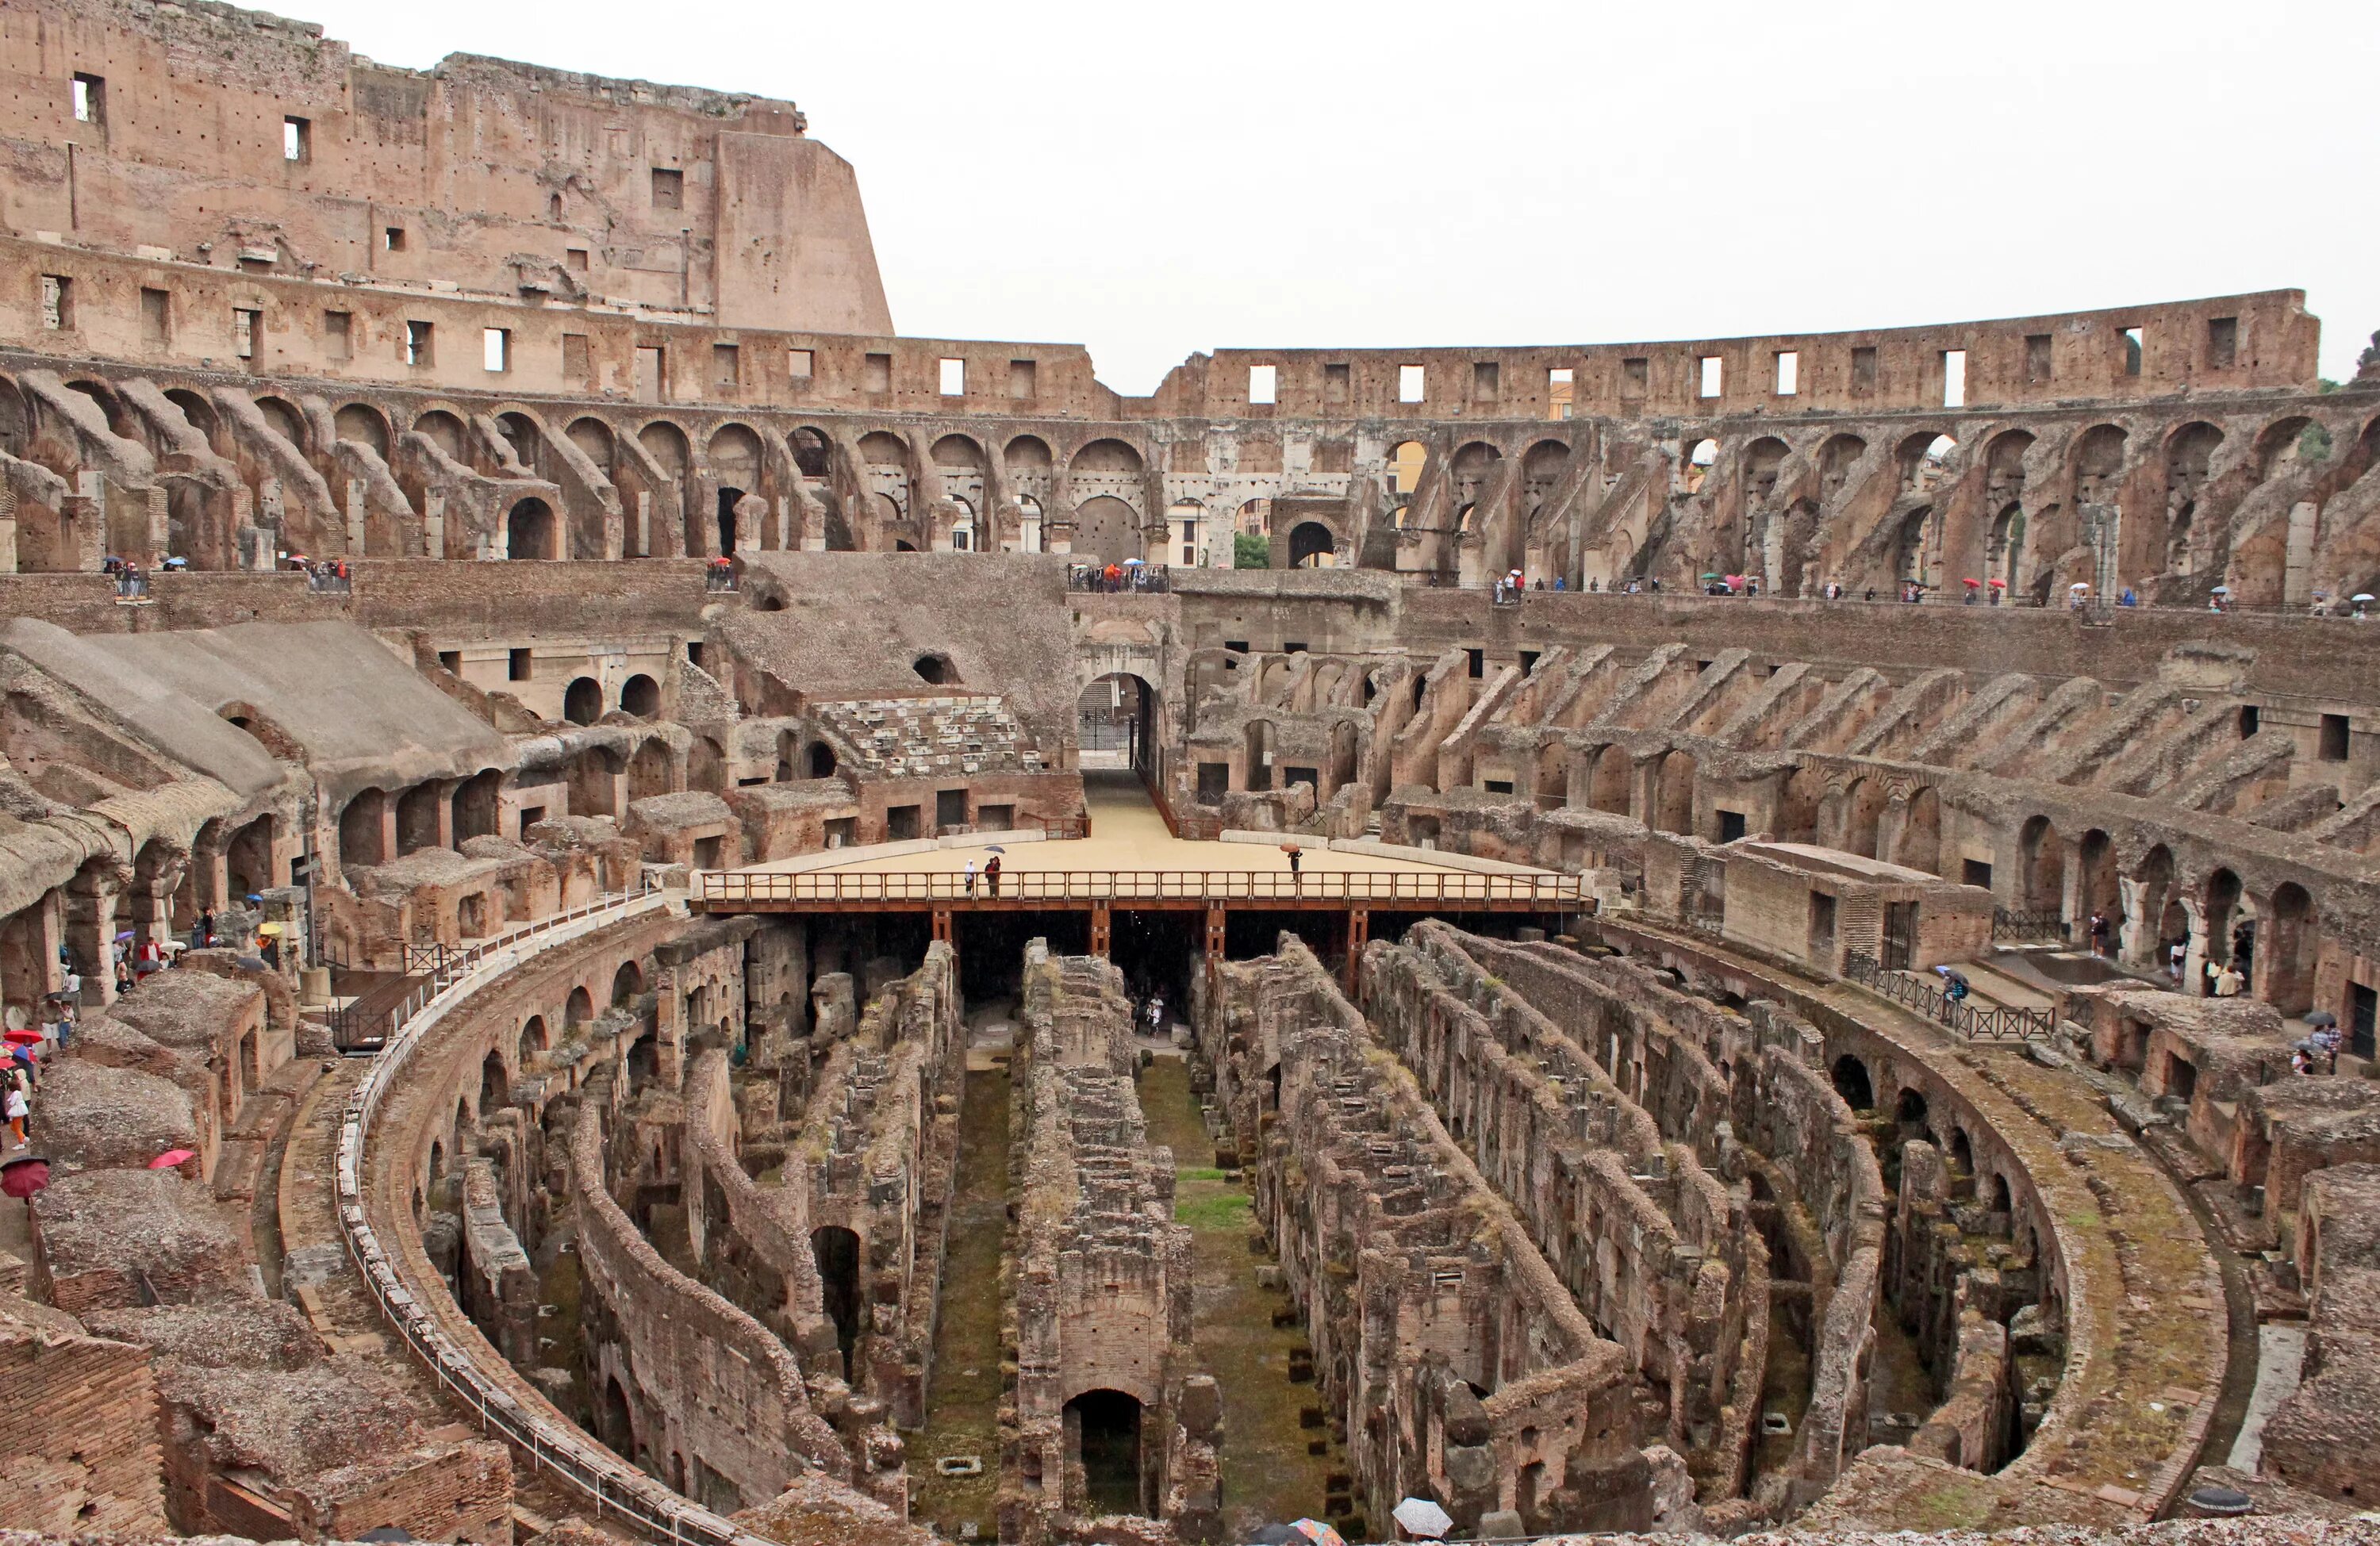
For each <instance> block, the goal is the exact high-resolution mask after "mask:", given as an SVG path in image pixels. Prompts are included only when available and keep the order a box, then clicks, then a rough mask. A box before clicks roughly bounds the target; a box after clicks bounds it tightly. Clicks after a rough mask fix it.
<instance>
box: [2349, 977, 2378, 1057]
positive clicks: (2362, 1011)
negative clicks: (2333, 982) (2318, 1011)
mask: <svg viewBox="0 0 2380 1546" xmlns="http://www.w3.org/2000/svg"><path fill="white" fill-rule="evenodd" d="M2375 1026H2380V989H2374V988H2368V987H2365V986H2364V985H2363V984H2362V983H2350V984H2347V1033H2348V1035H2349V1037H2350V1043H2349V1046H2348V1050H2349V1051H2350V1052H2352V1053H2354V1054H2355V1056H2356V1057H2371V1056H2373V1043H2374V1032H2375Z"/></svg>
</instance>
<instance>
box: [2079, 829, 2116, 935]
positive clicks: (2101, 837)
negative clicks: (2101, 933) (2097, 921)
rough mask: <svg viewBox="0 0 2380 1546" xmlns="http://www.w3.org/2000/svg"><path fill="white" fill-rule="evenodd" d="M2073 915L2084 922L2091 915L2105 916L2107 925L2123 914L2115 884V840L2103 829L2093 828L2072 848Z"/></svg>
mask: <svg viewBox="0 0 2380 1546" xmlns="http://www.w3.org/2000/svg"><path fill="white" fill-rule="evenodd" d="M2075 861H2076V864H2077V865H2078V866H2079V867H2078V869H2077V870H2076V873H2075V894H2074V915H2075V916H2076V917H2077V918H2082V919H2086V920H2087V919H2088V918H2089V917H2090V916H2091V914H2093V913H2094V912H2099V913H2105V914H2107V917H2108V919H2109V922H2110V926H2112V924H2113V922H2114V920H2115V919H2118V918H2120V917H2122V916H2123V913H2124V899H2123V888H2122V886H2121V885H2120V884H2119V872H2118V869H2117V864H2116V840H2115V839H2113V838H2111V837H2109V836H2108V835H2107V832H2106V830H2105V829H2103V828H2101V827H2092V828H2091V829H2089V830H2088V831H2086V832H2084V833H2083V840H2082V842H2081V843H2079V844H2077V845H2076V847H2075Z"/></svg>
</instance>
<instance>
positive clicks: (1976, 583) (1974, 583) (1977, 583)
mask: <svg viewBox="0 0 2380 1546" xmlns="http://www.w3.org/2000/svg"><path fill="white" fill-rule="evenodd" d="M1959 583H1960V584H1961V585H1962V586H1966V587H1967V588H1968V589H1969V590H1973V589H1975V588H1977V587H1978V586H1981V585H1982V584H1983V583H1984V582H1983V581H1981V580H1961V581H1960V582H1959Z"/></svg>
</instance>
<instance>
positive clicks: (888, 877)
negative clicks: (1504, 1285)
mask: <svg viewBox="0 0 2380 1546" xmlns="http://www.w3.org/2000/svg"><path fill="white" fill-rule="evenodd" d="M694 896H695V900H697V901H698V902H699V903H701V904H703V905H705V906H709V907H716V908H721V909H722V910H733V909H734V908H735V907H736V906H737V905H739V904H754V903H766V904H783V903H803V902H811V903H821V904H824V903H838V902H839V903H869V902H875V903H887V904H901V903H906V904H911V905H921V904H931V903H937V902H948V903H952V904H953V905H957V906H965V905H967V904H968V903H971V902H990V901H1002V902H1020V901H1022V902H1048V903H1050V904H1052V905H1058V906H1070V905H1080V904H1088V903H1093V902H1135V901H1141V902H1176V903H1184V902H1208V903H1214V904H1222V903H1228V902H1282V903H1288V904H1292V905H1294V904H1299V903H1304V904H1305V905H1309V906H1311V905H1316V904H1324V903H1330V904H1340V905H1345V906H1354V907H1397V906H1406V907H1416V908H1426V907H1461V906H1463V905H1466V904H1470V905H1488V906H1495V907H1508V908H1509V907H1534V908H1537V909H1540V910H1542V911H1544V912H1585V911H1586V902H1585V892H1584V890H1583V888H1581V885H1580V882H1579V878H1578V876H1569V875H1476V874H1472V873H1470V872H1467V871H1461V870H1412V871H1404V870H1312V871H1308V872H1306V873H1305V874H1303V875H1293V874H1291V873H1289V872H1288V871H1285V870H1257V871H1249V870H1012V871H1010V872H1009V873H1008V874H1006V875H1003V876H1001V877H1000V888H999V889H998V890H997V891H995V890H993V889H992V888H991V884H990V880H989V878H988V877H985V876H977V877H976V879H975V884H974V885H973V886H972V887H970V886H969V885H968V884H967V876H965V875H964V874H960V873H957V872H954V871H935V872H929V873H881V872H872V871H865V870H861V871H843V870H805V871H795V872H780V871H759V870H710V871H706V872H704V873H702V874H700V875H698V876H696V877H695V885H694Z"/></svg>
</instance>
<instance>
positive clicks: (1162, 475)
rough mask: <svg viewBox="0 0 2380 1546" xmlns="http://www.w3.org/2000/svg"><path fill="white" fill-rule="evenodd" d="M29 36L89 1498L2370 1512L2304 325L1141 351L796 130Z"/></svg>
mask: <svg viewBox="0 0 2380 1546" xmlns="http://www.w3.org/2000/svg"><path fill="white" fill-rule="evenodd" d="M0 68H5V69H6V73H7V85H8V90H7V92H6V97H5V100H0V137H5V140H6V151H7V154H6V158H5V161H0V220H5V235H0V270H4V271H5V273H6V276H7V277H6V283H5V285H0V758H5V761H4V762H0V1000H5V1006H6V1023H7V1026H8V1028H9V1029H10V1031H11V1032H12V1035H11V1037H10V1041H11V1044H12V1045H27V1046H29V1047H30V1048H31V1049H32V1050H31V1051H30V1052H29V1053H28V1054H27V1057H29V1058H30V1060H31V1062H32V1066H33V1070H34V1071H37V1072H38V1075H39V1080H38V1085H37V1086H36V1087H35V1088H34V1089H33V1090H32V1092H31V1095H32V1099H31V1124H30V1140H29V1142H28V1143H27V1144H25V1145H23V1146H16V1145H11V1146H10V1147H9V1148H8V1149H7V1150H6V1153H0V1161H5V1162H6V1163H5V1167H0V1177H5V1178H6V1192H7V1195H8V1197H9V1198H11V1199H15V1198H18V1197H20V1196H24V1197H27V1199H28V1200H27V1201H26V1202H25V1204H24V1205H23V1206H22V1207H21V1208H20V1207H18V1206H16V1205H15V1204H14V1203H13V1202H11V1203H10V1204H8V1205H7V1206H6V1207H5V1208H0V1456H5V1463H0V1531H20V1532H30V1533H29V1534H27V1535H22V1536H20V1535H14V1534H5V1533H0V1540H6V1541H9V1542H16V1541H18V1540H30V1539H33V1538H36V1537H38V1538H46V1539H59V1538H69V1537H78V1536H104V1537H111V1538H116V1539H121V1540H162V1539H164V1538H167V1537H171V1536H176V1535H211V1536H221V1535H233V1536H244V1537H249V1538H252V1539H255V1540H283V1539H296V1540H404V1539H419V1540H440V1541H468V1542H474V1543H478V1546H510V1543H511V1542H513V1541H516V1540H528V1539H529V1538H532V1537H537V1538H542V1539H546V1540H553V1541H554V1542H555V1543H556V1546H597V1543H601V1542H604V1541H616V1540H643V1541H650V1542H656V1543H668V1546H759V1543H762V1542H768V1541H775V1542H782V1543H785V1546H809V1543H823V1542H845V1541H848V1542H866V1543H876V1542H886V1543H892V1546H907V1543H920V1542H926V1541H930V1540H948V1541H963V1540H976V1541H984V1542H990V1541H995V1540H997V1541H1002V1542H1017V1543H1025V1546H1040V1543H1045V1542H1064V1543H1079V1546H1088V1543H1095V1542H1096V1543H1107V1546H1170V1543H1173V1542H1183V1543H1188V1542H1207V1543H1217V1546H1231V1543H1244V1542H1249V1541H1255V1540H1278V1539H1281V1532H1282V1527H1284V1526H1289V1525H1291V1524H1292V1523H1293V1522H1294V1521H1297V1520H1300V1519H1304V1518H1310V1519H1312V1520H1315V1521H1319V1522H1321V1523H1319V1524H1317V1525H1316V1526H1315V1527H1314V1528H1315V1530H1316V1531H1321V1530H1323V1528H1324V1527H1325V1526H1327V1527H1328V1528H1330V1529H1335V1530H1336V1531H1337V1532H1338V1534H1339V1536H1340V1537H1341V1538H1342V1539H1343V1540H1349V1541H1360V1540H1388V1539H1391V1538H1393V1537H1394V1536H1396V1534H1397V1531H1398V1528H1399V1526H1398V1524H1397V1523H1396V1520H1395V1517H1394V1515H1395V1511H1396V1510H1397V1509H1398V1508H1399V1506H1400V1504H1403V1503H1404V1502H1405V1500H1408V1499H1419V1500H1425V1501H1427V1502H1429V1503H1432V1504H1436V1505H1437V1506H1438V1507H1439V1509H1441V1510H1442V1511H1443V1512H1444V1513H1445V1515H1446V1516H1449V1517H1450V1518H1451V1532H1452V1535H1453V1537H1454V1538H1456V1539H1463V1540H1490V1539H1514V1540H1519V1539H1539V1538H1548V1537H1559V1536H1566V1535H1587V1534H1593V1535H1598V1536H1618V1535H1628V1534H1633V1533H1638V1532H1644V1533H1676V1534H1684V1535H1694V1534H1700V1535H1705V1536H1710V1537H1721V1538H1738V1537H1746V1536H1750V1535H1753V1534H1755V1533H1756V1532H1767V1531H1775V1532H1789V1533H1793V1534H1800V1535H1803V1536H1813V1537H1825V1538H1840V1539H1845V1540H1849V1539H1853V1538H1856V1537H1858V1536H1860V1535H1862V1534H1863V1533H1864V1532H1881V1531H1896V1532H1897V1531H1915V1532H1924V1533H1926V1534H1948V1533H1951V1532H1961V1531H1994V1532H2001V1531H2016V1532H2020V1533H2021V1534H2022V1535H2023V1536H2024V1537H2025V1538H2026V1539H2030V1540H2036V1541H2046V1540H2058V1541H2067V1540H2094V1541H2098V1540H2107V1541H2114V1540H2135V1539H2138V1540H2159V1541H2164V1540H2185V1539H2186V1540H2201V1539H2204V1540H2224V1541H2240V1542H2247V1541H2259V1542H2261V1541H2282V1540H2287V1541H2291V1542H2301V1541H2327V1540H2372V1539H2374V1536H2375V1532H2374V1531H2373V1530H2372V1529H2371V1528H2370V1526H2369V1525H2367V1524H2366V1523H2364V1522H2363V1521H2362V1517H2361V1516H2360V1515H2359V1513H2358V1511H2359V1510H2361V1509H2362V1508H2363V1507H2365V1506H2366V1504H2368V1502H2369V1501H2370V1500H2371V1499H2372V1498H2373V1497H2374V1492H2375V1489H2380V1310H2375V1308H2374V1306H2375V1304H2380V1214H2375V1208H2380V1077H2372V1076H2374V1075H2375V1074H2380V1055H2376V1054H2375V1047H2374V1016H2375V995H2380V863H2375V857H2374V856H2375V854H2380V626H2374V627H2366V626H2363V625H2362V624H2361V622H2360V619H2361V616H2362V610H2363V608H2364V607H2365V606H2366V605H2367V604H2370V603H2369V602H2368V593H2369V592H2371V591H2373V590H2375V589H2380V470H2375V467H2374V463H2375V461H2380V351H2375V353H2374V354H2367V356H2365V358H2366V365H2365V368H2364V370H2363V373H2362V377H2361V378H2359V380H2356V381H2353V382H2350V383H2347V384H2344V385H2334V384H2332V383H2325V382H2318V381H2317V380H2316V379H2315V369H2314V360H2315V349H2316V344H2317V328H2318V324H2317V323H2316V321H2315V320H2314V319H2313V317H2311V316H2309V315H2307V314H2306V312H2305V310H2304V308H2303V304H2302V300H2303V297H2302V296H2301V295H2300V294H2299V293H2297V292H2294V291H2273V292H2267V293H2264V294H2257V295H2245V296H2227V297H2221V298H2216V299H2205V300H2193V301H2186V302H2179V303H2158V304H2145V305H2142V306H2138V307H2132V308H2122V309H2118V310H2110V311H2098V312H2089V313H2078V314H2065V315H2057V316H2043V317H2034V318H2025V319H2021V320H2001V321H1987V322H1969V323H1957V324H1946V325H1942V326H1937V327H1927V328H1918V329H1900V330H1885V331H1878V332H1857V333H1837V334H1825V335H1780V336H1775V337H1764V338H1735V339H1717V340H1703V341H1688V342H1677V343H1668V344H1596V345H1548V346H1544V347H1535V348H1520V349H1479V350H1464V349H1428V350H1412V351H1382V350H1347V351H1341V352H1330V351H1263V350H1245V351H1230V352H1220V353H1217V354H1215V355H1211V356H1209V355H1197V356H1192V357H1191V358H1190V359H1188V360H1187V361H1185V362H1184V364H1183V365H1181V366H1180V367H1178V368H1175V369H1174V370H1173V371H1172V373H1171V374H1170V375H1169V376H1168V377H1167V378H1166V379H1165V380H1164V382H1163V384H1162V385H1161V386H1160V388H1159V389H1158V390H1157V392H1156V393H1155V394H1154V395H1152V396H1150V397H1147V398H1133V397H1124V396H1121V395H1119V394H1118V393H1115V392H1113V391H1111V390H1110V389H1108V388H1107V387H1104V386H1102V385H1101V384H1100V383H1099V381H1098V380H1096V379H1095V378H1094V376H1093V373H1092V368H1091V362H1090V359H1089V356H1087V353H1086V351H1085V350H1083V349H1082V348H1080V347H1076V346H1072V345H1062V344H993V343H981V342H958V341H946V340H933V339H920V338H911V337H902V336H898V335H896V334H894V333H893V332H892V321H891V317H890V313H889V310H888V308H887V307H886V304H885V299H884V296H883V291H882V286H881V284H880V281H879V279H878V277H877V270H876V263H875V258H874V254H873V251H872V249H871V248H870V246H869V240H868V230H867V226H866V223H865V221H864V218H863V216H862V213H861V209H860V203H859V196H858V187H857V183H856V178H855V176H854V175H853V173H852V170H851V168H850V166H849V165H848V164H847V163H844V162H843V161H841V160H840V159H839V158H837V157H836V156H835V155H833V154H832V152H831V151H828V150H827V149H826V148H825V147H823V146H822V145H820V144H819V143H818V142H817V141H815V140H812V139H809V138H807V132H806V130H807V126H806V123H805V121H804V119H803V116H802V115H801V114H800V113H798V112H797V111H795V108H794V107H793V105H792V104H790V103H783V102H771V101H767V100H760V99H753V98H747V97H741V96H729V95H724V94H721V93H717V92H712V91H699V90H694V89H688V88H678V87H662V86H654V85H650V84H648V83H643V82H632V81H619V80H606V79H594V78H591V77H586V76H578V75H568V74H563V73H559V72H554V71H549V70H541V69H535V68H531V67H528V66H518V65H513V64H507V63H503V62H500V61H495V60H491V59H484V58H477V57H468V56H461V55H457V56H455V57H453V58H450V59H448V60H447V61H446V62H445V63H444V64H443V65H442V66H439V67H438V68H437V69H434V70H431V71H429V72H416V71H410V70H402V69H393V68H387V67H383V66H377V65H374V64H372V63H370V61H368V60H365V59H362V58H359V57H356V56H354V55H353V54H350V53H349V52H348V50H347V49H346V47H344V46H343V45H341V44H339V43H337V42H333V41H331V40H328V39H325V38H323V37H322V35H321V32H320V30H319V29H317V28H314V27H311V26H308V25H305V24H301V23H297V22H292V21H285V20H282V19H280V18H273V17H270V16H266V15H261V14H259V13H254V12H248V11H240V10H235V9H232V8H230V7H228V6H220V5H215V4H211V3H207V0H181V3H179V4H157V3H151V0H7V4H6V7H5V9H0ZM1516 571H1517V572H1518V583H1517V584H1515V583H1512V576H1513V574H1514V572H1516ZM995 866H996V867H995ZM29 1081H30V1074H29ZM2367 1294H2372V1295H2374V1299H2372V1300H2369V1301H2367V1300H2366V1298H2365V1297H2364V1296H2365V1295H2367ZM2218 1516H2219V1517H2218ZM1320 1538H1323V1537H1319V1536H1318V1539H1320ZM1299 1539H1305V1537H1303V1536H1301V1537H1300V1538H1299Z"/></svg>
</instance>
